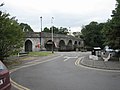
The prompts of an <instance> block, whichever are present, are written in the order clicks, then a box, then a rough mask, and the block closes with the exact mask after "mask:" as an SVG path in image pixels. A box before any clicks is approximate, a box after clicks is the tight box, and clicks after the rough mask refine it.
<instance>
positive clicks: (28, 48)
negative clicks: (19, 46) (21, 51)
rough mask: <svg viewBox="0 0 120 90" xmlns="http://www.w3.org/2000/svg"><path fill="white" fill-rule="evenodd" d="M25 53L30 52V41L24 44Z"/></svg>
mask: <svg viewBox="0 0 120 90" xmlns="http://www.w3.org/2000/svg"><path fill="white" fill-rule="evenodd" d="M25 52H32V42H31V41H30V40H27V41H26V42H25Z"/></svg>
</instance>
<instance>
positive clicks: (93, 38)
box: [81, 21, 104, 48]
mask: <svg viewBox="0 0 120 90" xmlns="http://www.w3.org/2000/svg"><path fill="white" fill-rule="evenodd" d="M103 26H104V24H103V23H100V24H98V23H97V22H94V21H93V22H91V23H90V24H88V25H86V26H84V27H83V28H82V30H81V32H82V35H83V39H84V42H85V45H86V46H87V47H90V48H92V47H102V44H103V37H102V33H101V30H102V28H103Z"/></svg>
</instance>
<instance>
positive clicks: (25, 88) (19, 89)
mask: <svg viewBox="0 0 120 90" xmlns="http://www.w3.org/2000/svg"><path fill="white" fill-rule="evenodd" d="M61 56H63V55H60V56H58V57H54V58H52V59H49V60H45V61H40V62H35V63H32V64H29V65H24V66H21V67H18V68H16V69H12V70H10V73H13V72H15V71H17V70H19V69H23V68H26V67H30V66H34V65H38V64H41V63H45V62H49V61H53V60H55V59H57V58H59V57H61ZM11 83H12V85H13V87H15V88H17V89H18V90H30V89H29V88H27V87H24V86H22V85H20V84H18V83H16V82H15V81H13V80H12V79H11Z"/></svg>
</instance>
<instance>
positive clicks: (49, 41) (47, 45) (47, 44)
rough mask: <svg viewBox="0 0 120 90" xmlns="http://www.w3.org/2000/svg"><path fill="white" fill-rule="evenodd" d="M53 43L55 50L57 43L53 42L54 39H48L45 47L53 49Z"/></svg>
mask: <svg viewBox="0 0 120 90" xmlns="http://www.w3.org/2000/svg"><path fill="white" fill-rule="evenodd" d="M52 44H53V50H55V44H54V42H53V43H52V40H48V41H47V42H46V44H45V48H46V50H47V51H51V50H52Z"/></svg>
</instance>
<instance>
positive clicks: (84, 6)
mask: <svg viewBox="0 0 120 90" xmlns="http://www.w3.org/2000/svg"><path fill="white" fill-rule="evenodd" d="M1 3H4V4H5V5H4V6H3V7H1V8H0V10H2V11H4V12H6V13H10V15H11V16H15V17H16V19H18V22H19V23H27V24H28V25H30V26H31V28H32V29H33V30H34V31H35V32H40V31H41V19H40V17H41V16H42V29H43V28H44V27H48V28H49V27H51V26H52V25H54V26H55V27H58V28H59V27H64V28H68V29H69V30H70V31H71V32H80V31H81V28H82V26H84V25H87V24H89V23H90V22H91V21H97V22H98V23H102V22H106V21H107V20H108V19H110V18H111V15H112V10H114V9H115V4H116V0H0V4H1ZM52 17H54V19H52ZM51 21H52V22H51Z"/></svg>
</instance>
